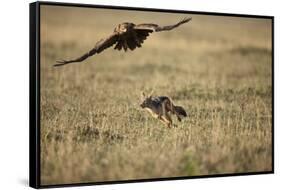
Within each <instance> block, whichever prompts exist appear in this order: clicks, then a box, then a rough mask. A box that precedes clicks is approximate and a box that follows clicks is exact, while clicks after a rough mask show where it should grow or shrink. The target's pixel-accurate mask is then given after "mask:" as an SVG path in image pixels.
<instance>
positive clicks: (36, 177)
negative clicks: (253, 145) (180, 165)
mask: <svg viewBox="0 0 281 190" xmlns="http://www.w3.org/2000/svg"><path fill="white" fill-rule="evenodd" d="M42 5H54V6H67V7H87V8H103V9H118V10H132V11H134V10H136V11H152V12H169V13H190V14H200V15H215V16H232V17H245V18H265V19H270V20H271V22H272V24H271V26H272V28H271V31H272V55H271V56H272V136H271V139H272V170H271V171H264V172H246V173H229V174H228V173H227V174H216V175H200V176H186V177H170V178H156V179H155V178H153V179H138V180H124V181H104V182H102V181H101V182H90V183H73V184H57V185H41V184H40V6H42ZM29 15H30V18H29V22H30V23H29V35H30V36H29V39H30V43H29V44H30V47H29V48H30V51H29V52H30V55H29V57H30V65H29V71H30V74H29V77H30V78H29V86H30V89H29V103H30V104H29V123H30V124H29V185H30V186H31V187H33V188H52V187H70V186H71V187H72V186H85V185H101V184H120V183H135V182H152V181H163V180H182V179H195V178H213V177H227V176H244V175H258V174H273V173H274V16H264V15H248V14H232V13H217V12H200V11H187V10H168V9H155V8H141V7H120V6H108V5H106V6H104V5H91V4H77V3H60V2H46V1H44V2H40V1H38V2H34V3H30V4H29Z"/></svg>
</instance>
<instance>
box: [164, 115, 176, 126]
mask: <svg viewBox="0 0 281 190" xmlns="http://www.w3.org/2000/svg"><path fill="white" fill-rule="evenodd" d="M162 119H163V120H164V121H165V123H166V125H167V126H168V127H171V126H172V125H173V121H172V118H171V116H170V115H169V114H168V113H167V112H166V113H165V115H163V116H162Z"/></svg>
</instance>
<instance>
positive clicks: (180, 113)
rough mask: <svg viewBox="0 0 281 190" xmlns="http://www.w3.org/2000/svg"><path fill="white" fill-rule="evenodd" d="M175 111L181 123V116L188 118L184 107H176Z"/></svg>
mask: <svg viewBox="0 0 281 190" xmlns="http://www.w3.org/2000/svg"><path fill="white" fill-rule="evenodd" d="M174 109H175V111H176V112H177V116H178V120H179V121H181V118H180V117H179V116H182V117H187V114H186V111H185V110H184V109H183V107H181V106H174Z"/></svg>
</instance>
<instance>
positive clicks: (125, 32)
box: [54, 18, 191, 66]
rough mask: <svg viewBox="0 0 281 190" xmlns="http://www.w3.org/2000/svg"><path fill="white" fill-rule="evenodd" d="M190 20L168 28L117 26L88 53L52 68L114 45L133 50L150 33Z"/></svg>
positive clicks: (152, 25)
mask: <svg viewBox="0 0 281 190" xmlns="http://www.w3.org/2000/svg"><path fill="white" fill-rule="evenodd" d="M190 20H191V18H184V19H183V20H181V21H180V22H178V23H176V24H174V25H168V26H158V25H157V24H151V23H148V24H138V25H135V24H134V23H128V22H125V23H122V24H119V25H118V26H117V27H116V28H115V29H114V31H113V34H111V35H110V36H109V37H107V38H104V39H101V40H100V41H98V42H97V43H96V45H95V47H94V48H93V49H91V50H90V51H89V52H87V53H85V54H84V55H82V56H81V57H78V58H76V59H71V60H59V61H57V63H58V64H55V65H54V66H62V65H66V64H69V63H74V62H82V61H84V60H85V59H87V58H88V57H90V56H92V55H95V54H98V53H100V52H102V51H103V50H105V49H106V48H109V47H110V46H113V45H114V44H116V45H115V47H114V49H117V50H122V49H124V50H125V51H127V49H130V50H134V49H135V48H136V47H141V44H142V43H143V41H144V40H145V39H146V38H147V37H148V36H149V34H150V33H152V32H161V31H168V30H172V29H174V28H176V27H178V26H180V25H182V24H184V23H187V22H189V21H190Z"/></svg>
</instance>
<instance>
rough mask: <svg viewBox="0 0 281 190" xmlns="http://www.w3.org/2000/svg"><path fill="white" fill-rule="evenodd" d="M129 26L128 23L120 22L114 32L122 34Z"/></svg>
mask: <svg viewBox="0 0 281 190" xmlns="http://www.w3.org/2000/svg"><path fill="white" fill-rule="evenodd" d="M127 28H128V27H127V24H126V23H122V24H118V26H117V27H116V28H115V29H114V32H118V33H119V34H122V33H125V32H127Z"/></svg>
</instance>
